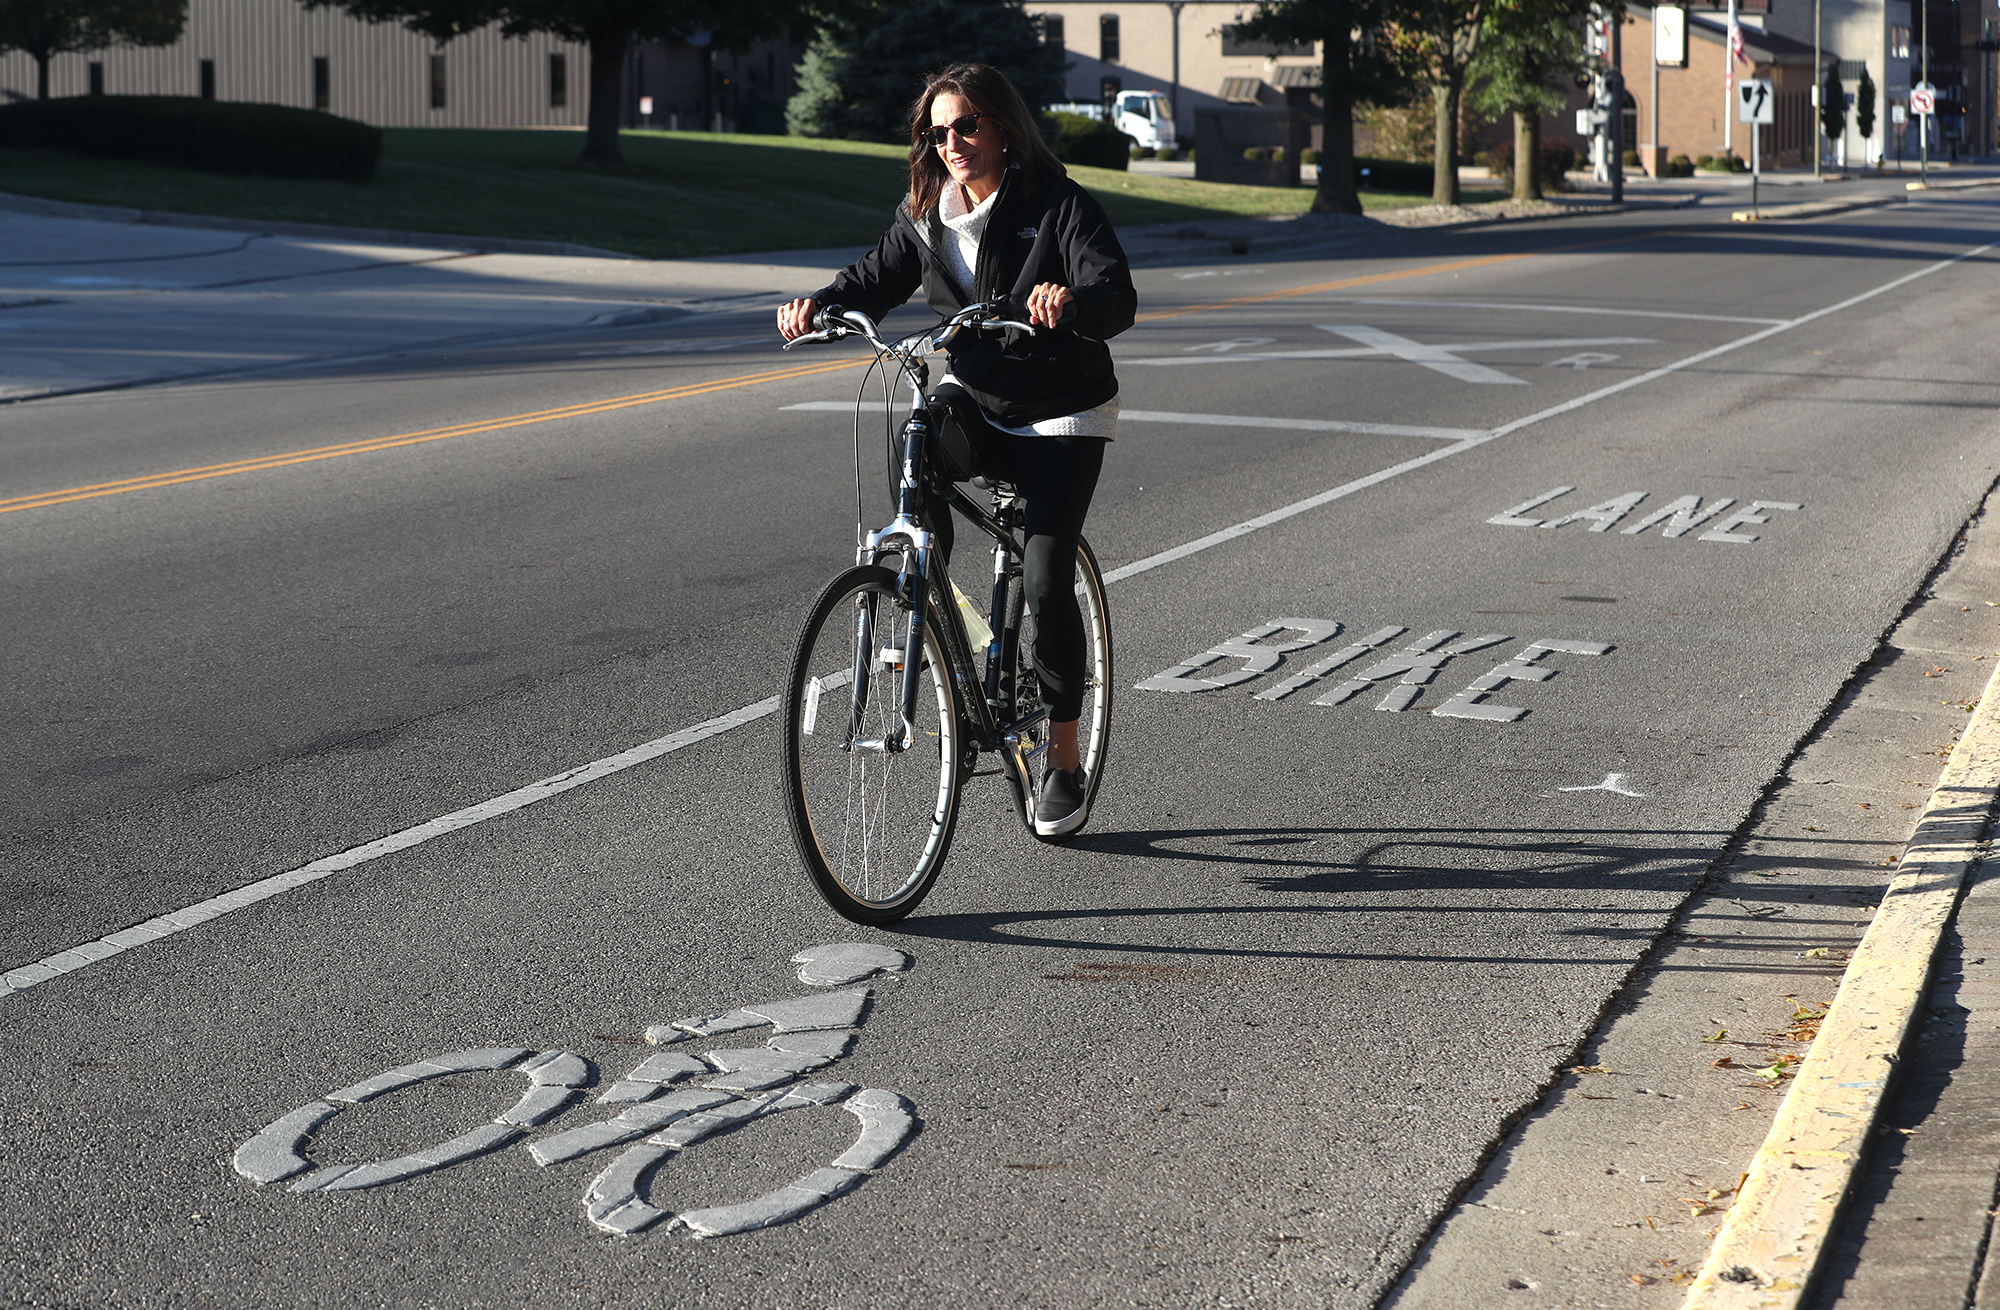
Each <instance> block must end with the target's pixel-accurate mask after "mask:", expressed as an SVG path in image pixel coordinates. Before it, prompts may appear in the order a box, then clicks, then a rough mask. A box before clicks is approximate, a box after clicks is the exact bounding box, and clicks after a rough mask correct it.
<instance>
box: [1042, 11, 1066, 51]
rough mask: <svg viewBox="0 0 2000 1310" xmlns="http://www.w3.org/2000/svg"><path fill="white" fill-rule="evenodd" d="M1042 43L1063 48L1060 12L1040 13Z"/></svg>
mask: <svg viewBox="0 0 2000 1310" xmlns="http://www.w3.org/2000/svg"><path fill="white" fill-rule="evenodd" d="M1041 22H1042V44H1043V45H1048V46H1054V47H1055V48H1056V49H1058V50H1060V49H1062V48H1063V20H1062V15H1061V14H1043V15H1042V19H1041Z"/></svg>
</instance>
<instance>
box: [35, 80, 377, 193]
mask: <svg viewBox="0 0 2000 1310" xmlns="http://www.w3.org/2000/svg"><path fill="white" fill-rule="evenodd" d="M0 145H4V146H15V147H24V148H30V149H36V148H39V149H45V150H73V151H75V152H76V153H78V154H83V155H96V156H98V157H100V158H105V159H155V160H159V161H160V162H162V163H168V164H179V165H181V166H182V167H184V168H199V169H205V170H207V171H209V172H213V173H262V174H266V175H268V176H272V177H330V178H336V179H339V180H341V181H345V182H365V181H367V180H368V177H369V175H370V174H372V173H373V172H374V171H375V160H376V158H377V157H378V156H379V155H380V154H381V153H382V131H381V129H380V128H375V127H370V126H369V125H368V124H366V123H357V122H355V121H354V120H352V119H348V118H336V117H334V116H333V115H332V114H326V113H320V112H317V111H315V110H311V109H294V108H292V107H290V106H289V105H256V104H236V103H232V102H228V101H217V100H200V99H197V98H195V97H193V96H71V97H65V98H64V99H61V100H20V101H16V102H14V103H13V104H10V105H0Z"/></svg>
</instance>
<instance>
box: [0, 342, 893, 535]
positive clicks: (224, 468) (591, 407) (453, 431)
mask: <svg viewBox="0 0 2000 1310" xmlns="http://www.w3.org/2000/svg"><path fill="white" fill-rule="evenodd" d="M868 362H869V361H868V360H865V359H862V360H854V359H843V360H839V361H837V362H834V363H819V364H809V365H804V366H801V367H799V368H789V369H779V370H777V371H775V372H770V373H755V374H751V375H749V376H747V377H738V378H722V379H718V380H717V381H714V382H694V383H689V384H687V385H685V386H679V387H672V388H669V389H668V390H665V391H648V392H642V393H640V394H638V395H634V396H617V397H613V398H612V399H609V400H600V401H587V402H584V403H581V404H576V405H564V406H562V407H561V408H558V409H544V410H537V411H535V412H534V413H530V414H513V415H509V416H507V417H505V418H496V419H486V420H482V421H478V422H473V423H460V424H456V425H454V426H452V427H447V428H429V429H426V430H424V431H421V432H403V433H398V434H396V435H394V436H385V437H370V438H368V439H367V440H364V441H352V442H348V443H347V444H345V445H340V446H320V447H316V448H313V449H310V450H294V451H287V452H284V453H282V454H275V455H265V456H261V457H259V458H256V459H244V460H237V461H234V462H233V463H228V464H207V465H203V466H201V467H199V468H189V469H175V470H173V471H171V472H166V473H154V474H150V475H148V476H146V477H140V478H127V479H125V480H123V481H120V482H99V483H93V484H91V485H89V486H84V487H69V488H66V489H64V490H61V491H45V492H42V493H40V494H39V495H33V496H17V497H15V498H14V499H12V500H0V514H12V513H16V512H17V511H20V510H24V509H42V508H45V507H47V506H50V505H66V504H68V503H70V502H71V501H78V500H95V499H97V498H98V497H100V496H118V495H123V494H124V493H126V492H128V491H150V490H152V489H154V488H156V487H172V486H177V485H179V484H181V483H183V482H201V481H204V480H206V479H209V478H226V477H232V476H234V475H236V474H238V473H261V472H263V471H265V470H267V469H277V468H285V467H287V466H289V465H293V464H310V463H312V462H314V461H316V460H322V459H340V458H342V457H344V456H347V455H361V454H367V453H369V452H371V451H377V450H391V449H394V448H395V447H397V446H415V445H421V444H422V443H424V442H427V441H444V440H446V439H448V438H451V437H466V436H472V435H474V434H475V433H480V432H498V431H500V430H502V429H504V428H518V427H528V426H531V425H533V424H537V423H549V422H553V421H555V420H557V419H565V418H581V417H584V416H586V415H590V414H604V413H609V412H610V411H612V410H618V409H630V408H632V407H634V406H637V405H655V404H658V403H660V402H661V401H665V400H683V399H686V398H688V397H690V396H705V395H709V394H711V393H713V392H717V391H730V390H733V389H735V388H737V387H752V386H758V385H761V384H763V383H766V382H782V381H785V380H787V379H790V378H802V377H811V376H813V375H814V374H816V373H834V372H838V371H840V370H842V369H851V368H860V367H861V366H862V365H864V364H867V363H868Z"/></svg>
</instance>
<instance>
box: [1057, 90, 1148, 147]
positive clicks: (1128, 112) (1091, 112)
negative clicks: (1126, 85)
mask: <svg viewBox="0 0 2000 1310" xmlns="http://www.w3.org/2000/svg"><path fill="white" fill-rule="evenodd" d="M1111 103H1112V113H1111V126H1113V127H1115V128H1117V129H1118V130H1119V131H1120V132H1123V133H1124V134H1125V135H1126V136H1129V137H1131V138H1132V139H1133V140H1134V141H1136V142H1138V143H1139V144H1140V145H1142V146H1145V147H1146V148H1148V149H1150V150H1173V149H1176V148H1178V147H1179V145H1180V141H1179V139H1178V138H1177V137H1176V136H1175V134H1174V110H1173V106H1172V105H1171V104H1169V103H1168V102H1167V94H1166V92H1164V91H1120V92H1119V93H1118V95H1117V96H1116V98H1114V99H1113V100H1112V102H1111ZM1049 112H1050V113H1052V114H1083V115H1084V116H1086V117H1089V118H1094V119H1096V120H1098V121H1099V122H1103V121H1104V106H1103V105H1101V104H1085V103H1074V104H1066V105H1050V106H1049Z"/></svg>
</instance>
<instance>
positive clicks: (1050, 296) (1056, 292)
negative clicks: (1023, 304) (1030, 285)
mask: <svg viewBox="0 0 2000 1310" xmlns="http://www.w3.org/2000/svg"><path fill="white" fill-rule="evenodd" d="M1075 303H1076V296H1075V294H1074V293H1073V292H1071V291H1070V289H1069V288H1068V287H1065V286H1058V285H1056V284H1055V283H1054V282H1044V283H1042V284H1041V285H1040V286H1038V287H1036V288H1035V289H1034V290H1033V291H1030V292H1029V293H1028V321H1029V322H1030V323H1033V324H1034V325H1035V326H1036V327H1050V328H1052V327H1054V326H1055V325H1056V324H1058V323H1060V322H1062V319H1063V315H1065V314H1067V313H1068V312H1069V309H1070V306H1072V305H1074V304H1075Z"/></svg>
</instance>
